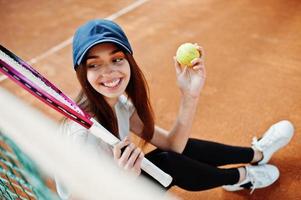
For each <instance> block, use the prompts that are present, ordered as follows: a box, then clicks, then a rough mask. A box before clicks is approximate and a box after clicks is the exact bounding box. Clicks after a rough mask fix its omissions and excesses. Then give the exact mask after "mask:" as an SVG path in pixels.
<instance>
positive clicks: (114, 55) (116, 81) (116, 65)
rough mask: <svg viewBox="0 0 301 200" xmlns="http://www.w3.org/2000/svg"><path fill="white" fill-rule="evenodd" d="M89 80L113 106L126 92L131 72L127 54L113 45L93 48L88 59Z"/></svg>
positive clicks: (106, 44)
mask: <svg viewBox="0 0 301 200" xmlns="http://www.w3.org/2000/svg"><path fill="white" fill-rule="evenodd" d="M86 67H87V79H88V81H89V83H90V84H91V86H92V87H93V88H94V89H95V90H96V91H97V92H99V93H100V94H102V95H103V96H104V98H105V99H106V100H107V102H108V103H109V104H110V105H111V106H113V105H114V104H115V103H116V102H117V100H118V97H119V96H120V95H121V94H123V93H124V92H125V89H126V87H127V85H128V83H129V80H130V75H131V70H130V65H129V62H128V61H127V59H126V56H125V54H124V53H123V52H122V50H121V49H120V48H118V46H116V45H114V44H113V43H103V44H98V45H95V46H94V47H92V48H91V49H90V50H89V51H88V53H87V57H86Z"/></svg>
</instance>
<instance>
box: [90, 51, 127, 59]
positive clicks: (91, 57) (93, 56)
mask: <svg viewBox="0 0 301 200" xmlns="http://www.w3.org/2000/svg"><path fill="white" fill-rule="evenodd" d="M118 52H122V51H121V50H120V49H114V50H113V51H111V52H110V53H109V54H110V55H113V54H115V53H118ZM98 57H99V56H97V55H90V56H87V58H86V60H88V59H93V58H98Z"/></svg>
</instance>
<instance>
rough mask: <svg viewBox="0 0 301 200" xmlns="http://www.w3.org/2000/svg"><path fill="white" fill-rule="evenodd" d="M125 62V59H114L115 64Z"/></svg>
mask: <svg viewBox="0 0 301 200" xmlns="http://www.w3.org/2000/svg"><path fill="white" fill-rule="evenodd" d="M123 60H124V58H114V59H113V62H114V63H120V62H122V61H123Z"/></svg>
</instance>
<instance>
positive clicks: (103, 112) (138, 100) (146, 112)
mask: <svg viewBox="0 0 301 200" xmlns="http://www.w3.org/2000/svg"><path fill="white" fill-rule="evenodd" d="M124 53H125V55H126V59H127V60H128V62H129V65H130V69H131V77H130V80H129V83H128V85H127V88H126V90H125V92H126V94H127V96H128V98H129V99H130V100H131V101H132V103H133V105H134V106H135V109H136V111H137V113H138V116H139V118H140V119H141V121H142V122H143V125H144V126H143V130H142V132H141V133H139V134H141V137H142V139H144V140H145V141H150V140H151V139H152V137H153V133H154V114H153V110H152V107H151V104H150V100H149V88H148V85H147V82H146V79H145V77H144V75H143V73H142V71H141V69H140V68H139V66H138V65H137V63H136V61H135V59H134V58H133V56H132V55H131V54H129V53H127V52H124ZM82 63H83V64H81V65H79V66H76V75H77V78H78V80H79V82H80V84H81V86H82V89H81V91H80V93H79V94H78V96H77V98H76V102H77V104H78V105H79V106H80V107H81V108H82V109H83V110H85V111H86V112H88V113H90V114H91V115H92V116H93V117H95V118H96V119H97V120H98V122H99V123H101V124H102V125H103V126H104V127H105V128H106V129H107V130H109V131H110V132H111V133H113V134H114V135H115V136H117V137H119V133H118V123H117V118H116V115H115V114H114V112H113V110H112V108H111V107H110V105H109V104H108V103H107V102H106V100H105V99H104V97H103V95H102V94H100V93H98V92H97V91H96V90H95V89H94V88H93V87H92V86H91V85H90V83H89V82H88V80H87V67H86V65H85V61H83V62H82Z"/></svg>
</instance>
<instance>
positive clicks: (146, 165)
mask: <svg viewBox="0 0 301 200" xmlns="http://www.w3.org/2000/svg"><path fill="white" fill-rule="evenodd" d="M141 168H142V169H143V171H145V172H146V173H148V174H149V175H151V176H152V177H153V178H155V179H156V180H157V181H158V182H160V183H161V184H162V185H163V186H164V187H167V186H169V185H170V184H171V182H172V177H171V176H170V175H169V174H167V173H165V172H164V171H162V170H161V169H160V168H159V167H157V166H156V165H154V164H153V163H152V162H150V161H149V160H147V159H146V158H143V160H142V163H141Z"/></svg>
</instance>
